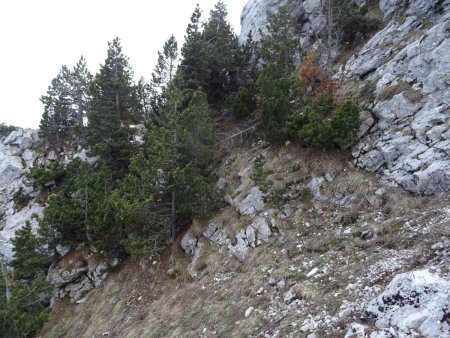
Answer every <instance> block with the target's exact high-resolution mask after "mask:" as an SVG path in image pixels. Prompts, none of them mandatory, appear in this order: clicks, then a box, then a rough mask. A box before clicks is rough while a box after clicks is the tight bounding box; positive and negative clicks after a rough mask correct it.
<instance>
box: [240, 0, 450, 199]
mask: <svg viewBox="0 0 450 338" xmlns="http://www.w3.org/2000/svg"><path fill="white" fill-rule="evenodd" d="M355 3H356V4H357V5H358V6H361V5H364V4H365V3H366V1H356V2H355ZM280 5H285V6H287V7H288V8H289V10H290V12H291V13H292V15H293V16H294V17H295V18H296V19H297V21H298V22H299V24H300V26H301V34H300V35H301V44H302V48H303V49H304V50H306V49H308V48H310V47H314V44H315V42H314V39H312V37H317V36H320V34H318V33H320V31H321V30H322V29H323V28H324V26H325V24H326V17H325V15H324V12H323V9H322V2H321V1H320V0H303V1H291V0H281V1H266V0H250V1H248V2H247V4H246V6H245V7H244V10H243V12H242V17H241V23H242V30H241V36H240V40H241V41H244V40H245V37H246V35H247V34H248V32H249V31H250V30H252V31H253V33H254V36H255V38H256V39H258V38H259V37H260V35H259V33H258V32H259V30H260V29H261V30H263V31H264V29H265V26H266V24H267V15H266V13H267V11H276V10H277V8H278V7H279V6H280ZM379 9H380V11H381V12H382V17H383V20H384V23H383V25H382V28H381V29H380V31H379V32H377V33H376V34H375V35H374V36H373V37H372V38H371V39H370V40H369V41H367V43H366V44H365V45H364V46H363V47H362V48H361V49H360V50H357V51H356V53H355V54H354V55H353V56H352V57H351V58H350V59H349V60H348V62H346V64H345V65H343V66H342V67H341V70H340V71H339V72H338V73H337V74H336V75H335V78H336V79H339V80H341V81H342V83H343V84H344V85H345V84H346V82H352V81H354V82H355V83H359V85H360V86H361V87H363V86H365V87H366V88H368V91H369V92H370V94H371V95H372V94H373V95H374V96H375V97H376V98H375V102H374V103H373V104H372V102H373V99H372V102H370V104H369V105H368V107H366V108H367V109H366V110H365V111H364V114H363V115H364V116H362V119H363V123H364V126H363V129H362V132H361V134H360V135H359V136H362V138H361V141H360V142H359V143H358V144H357V145H356V146H355V147H354V149H353V156H354V158H355V163H356V164H357V165H358V166H359V167H361V168H364V169H366V170H368V171H370V172H374V173H377V175H379V176H380V177H382V178H383V179H385V180H388V181H391V182H395V183H397V184H399V185H401V186H402V187H404V188H405V189H407V190H409V191H411V192H414V193H424V194H434V193H439V192H443V191H449V190H450V150H449V149H450V131H449V123H450V77H449V73H448V69H449V68H450V61H449V58H448V55H449V53H450V13H449V10H450V1H448V0H444V1H437V0H436V1H424V0H413V1H403V0H395V1H393V0H381V1H380V2H379ZM334 52H338V51H331V53H332V54H333V53H334ZM369 101H370V100H369Z"/></svg>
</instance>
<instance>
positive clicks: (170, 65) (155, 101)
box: [150, 35, 178, 115]
mask: <svg viewBox="0 0 450 338" xmlns="http://www.w3.org/2000/svg"><path fill="white" fill-rule="evenodd" d="M177 66H178V43H177V41H176V39H175V37H174V36H173V35H172V36H171V37H170V38H169V39H168V40H167V41H166V42H165V43H164V45H163V49H162V52H161V51H158V60H157V64H156V66H155V68H154V70H153V73H152V80H151V83H150V95H151V101H150V106H151V109H152V112H153V114H154V115H158V114H159V110H160V108H161V107H162V106H163V104H164V100H165V96H166V91H167V86H168V84H169V83H171V82H172V81H173V80H174V78H175V75H176V70H177Z"/></svg>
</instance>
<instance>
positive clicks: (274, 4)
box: [239, 0, 325, 42]
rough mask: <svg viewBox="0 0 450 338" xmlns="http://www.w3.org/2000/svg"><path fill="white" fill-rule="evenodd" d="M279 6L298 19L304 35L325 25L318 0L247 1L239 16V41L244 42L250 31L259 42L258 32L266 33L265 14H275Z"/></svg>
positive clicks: (315, 31)
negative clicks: (284, 7) (285, 8)
mask: <svg viewBox="0 0 450 338" xmlns="http://www.w3.org/2000/svg"><path fill="white" fill-rule="evenodd" d="M280 6H286V7H287V8H288V9H289V11H290V13H291V14H292V16H293V17H295V18H300V22H302V31H303V32H304V33H317V32H318V31H319V30H320V29H321V28H322V27H323V25H324V24H325V17H324V16H323V14H322V12H321V2H320V0H300V1H298V0H276V1H269V0H249V1H248V2H247V4H246V5H245V6H244V9H243V10H242V14H241V33H240V35H239V41H241V42H243V41H245V40H246V39H247V36H248V33H249V32H250V31H251V32H252V35H253V38H254V39H255V40H259V38H260V37H261V35H260V33H259V30H262V31H263V32H265V31H266V25H267V12H268V11H270V12H276V11H277V10H278V8H279V7H280ZM311 35H312V34H311Z"/></svg>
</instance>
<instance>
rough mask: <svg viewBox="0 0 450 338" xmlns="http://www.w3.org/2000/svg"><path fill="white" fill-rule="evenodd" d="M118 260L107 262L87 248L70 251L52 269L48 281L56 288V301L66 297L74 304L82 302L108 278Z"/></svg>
mask: <svg viewBox="0 0 450 338" xmlns="http://www.w3.org/2000/svg"><path fill="white" fill-rule="evenodd" d="M118 262H119V261H118V260H117V259H115V260H105V259H104V258H103V257H102V256H101V255H99V254H98V253H96V252H93V251H91V250H90V249H89V248H87V247H85V246H79V247H78V248H77V249H74V250H69V251H68V252H67V253H66V254H65V255H64V256H63V257H62V258H61V260H60V261H59V262H58V263H57V264H56V265H52V266H51V267H50V270H49V272H48V275H47V279H48V281H49V282H50V283H51V284H52V285H53V286H54V287H55V293H54V300H58V299H62V298H64V297H65V296H68V297H69V298H70V301H71V302H72V303H76V302H80V300H81V298H82V297H83V296H84V295H85V294H86V293H87V292H88V291H90V290H92V289H94V288H96V287H98V286H99V285H100V284H101V283H102V282H103V280H104V279H105V278H106V275H107V272H108V269H109V268H111V267H114V266H116V265H117V264H118Z"/></svg>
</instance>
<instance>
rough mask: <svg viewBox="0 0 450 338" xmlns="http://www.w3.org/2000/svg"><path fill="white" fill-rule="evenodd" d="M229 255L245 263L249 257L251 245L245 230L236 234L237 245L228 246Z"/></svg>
mask: <svg viewBox="0 0 450 338" xmlns="http://www.w3.org/2000/svg"><path fill="white" fill-rule="evenodd" d="M228 251H229V253H230V254H231V255H232V256H234V257H235V258H236V259H237V260H239V261H241V262H243V261H245V258H246V257H247V254H248V251H249V245H248V241H247V236H246V235H245V230H243V229H241V230H240V231H239V232H238V233H237V234H236V244H235V245H231V244H230V245H228Z"/></svg>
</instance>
